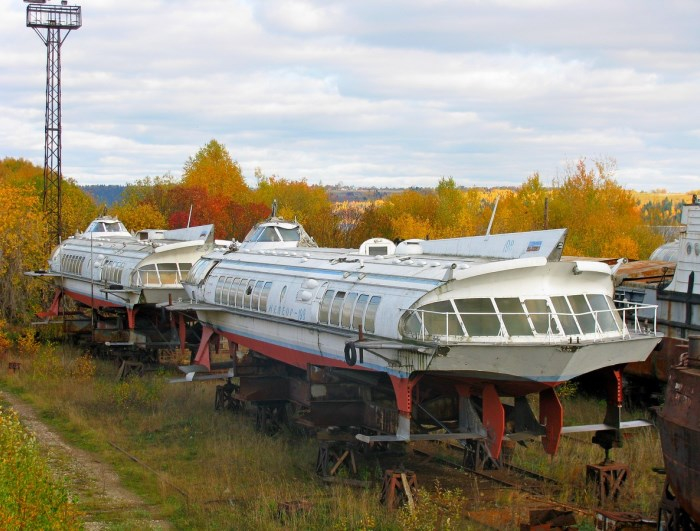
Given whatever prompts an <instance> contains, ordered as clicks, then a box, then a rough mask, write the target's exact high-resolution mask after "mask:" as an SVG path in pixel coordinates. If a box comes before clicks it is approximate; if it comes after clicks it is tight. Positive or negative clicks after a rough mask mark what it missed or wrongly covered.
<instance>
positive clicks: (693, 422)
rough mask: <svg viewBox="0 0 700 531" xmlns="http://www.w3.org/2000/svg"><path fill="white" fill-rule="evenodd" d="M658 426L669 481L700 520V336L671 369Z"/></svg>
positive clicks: (690, 513)
mask: <svg viewBox="0 0 700 531" xmlns="http://www.w3.org/2000/svg"><path fill="white" fill-rule="evenodd" d="M658 428H659V433H660V436H661V448H662V452H663V456H664V463H665V466H666V476H667V481H668V484H669V485H670V487H671V489H672V491H673V494H674V495H675V498H676V500H677V502H678V505H680V507H681V509H682V510H683V511H685V512H686V513H687V514H688V516H690V518H691V519H692V520H694V522H695V523H696V524H697V523H700V336H698V337H696V338H691V341H690V342H689V350H688V358H687V361H686V360H684V362H683V364H681V365H679V366H676V367H674V368H672V369H671V371H670V375H669V380H668V385H667V387H666V400H665V403H664V407H663V409H662V411H661V412H660V414H659V425H658Z"/></svg>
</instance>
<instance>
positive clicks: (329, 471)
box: [316, 441, 357, 477]
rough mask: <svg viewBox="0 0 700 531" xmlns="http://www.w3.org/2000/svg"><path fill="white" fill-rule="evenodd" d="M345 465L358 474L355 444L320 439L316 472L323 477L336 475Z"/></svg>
mask: <svg viewBox="0 0 700 531" xmlns="http://www.w3.org/2000/svg"><path fill="white" fill-rule="evenodd" d="M343 465H344V466H345V468H346V469H347V470H348V471H349V472H350V474H352V475H353V476H356V475H357V462H356V459H355V448H354V446H353V445H352V444H349V443H344V442H338V441H319V445H318V457H317V458H316V473H317V474H318V475H319V476H321V477H328V476H334V475H335V474H336V473H337V472H338V470H340V467H341V466H343Z"/></svg>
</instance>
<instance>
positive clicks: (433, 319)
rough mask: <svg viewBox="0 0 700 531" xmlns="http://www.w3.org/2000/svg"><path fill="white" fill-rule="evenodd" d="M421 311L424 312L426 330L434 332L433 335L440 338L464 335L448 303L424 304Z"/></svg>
mask: <svg viewBox="0 0 700 531" xmlns="http://www.w3.org/2000/svg"><path fill="white" fill-rule="evenodd" d="M423 309H424V310H425V313H424V315H423V319H424V321H425V327H426V328H427V329H428V330H436V332H435V333H436V334H437V335H440V336H461V335H464V332H463V331H462V327H461V325H460V324H459V320H458V319H457V315H456V314H455V312H454V309H453V308H452V303H451V302H450V301H440V302H433V303H432V304H426V305H425V306H423Z"/></svg>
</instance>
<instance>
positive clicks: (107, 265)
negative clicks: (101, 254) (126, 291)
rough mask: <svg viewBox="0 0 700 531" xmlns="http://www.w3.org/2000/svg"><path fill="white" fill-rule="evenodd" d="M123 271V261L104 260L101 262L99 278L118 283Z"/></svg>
mask: <svg viewBox="0 0 700 531" xmlns="http://www.w3.org/2000/svg"><path fill="white" fill-rule="evenodd" d="M123 271H124V262H115V261H114V260H105V261H104V264H102V271H101V272H100V279H101V280H103V281H104V282H114V283H115V284H119V283H120V282H121V279H122V272H123Z"/></svg>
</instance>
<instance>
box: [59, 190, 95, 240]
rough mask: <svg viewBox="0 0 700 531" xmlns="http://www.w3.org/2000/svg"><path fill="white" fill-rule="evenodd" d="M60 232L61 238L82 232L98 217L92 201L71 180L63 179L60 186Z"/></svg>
mask: <svg viewBox="0 0 700 531" xmlns="http://www.w3.org/2000/svg"><path fill="white" fill-rule="evenodd" d="M61 198H62V205H61V225H62V227H61V229H62V230H61V232H62V234H63V237H64V238H66V237H68V236H72V235H73V234H75V232H76V231H80V232H82V231H84V230H85V228H86V227H87V226H88V224H89V223H90V222H91V221H92V220H93V219H95V217H96V216H97V215H98V213H99V212H98V208H97V205H95V202H94V200H93V199H92V197H90V196H89V195H88V194H86V193H85V192H84V191H83V189H82V188H80V186H79V185H78V183H76V182H75V180H73V179H71V178H64V179H63V183H62V185H61Z"/></svg>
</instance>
